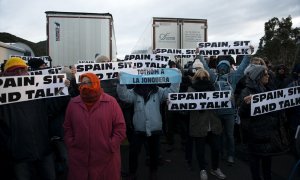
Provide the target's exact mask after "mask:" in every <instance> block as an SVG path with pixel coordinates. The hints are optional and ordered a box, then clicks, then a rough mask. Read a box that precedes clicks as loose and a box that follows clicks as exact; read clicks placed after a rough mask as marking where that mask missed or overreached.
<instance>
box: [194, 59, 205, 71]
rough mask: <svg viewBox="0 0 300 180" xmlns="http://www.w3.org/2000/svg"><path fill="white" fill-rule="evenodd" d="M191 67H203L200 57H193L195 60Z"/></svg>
mask: <svg viewBox="0 0 300 180" xmlns="http://www.w3.org/2000/svg"><path fill="white" fill-rule="evenodd" d="M193 68H194V69H199V68H202V69H204V66H203V64H202V62H201V61H200V59H195V61H194V63H193Z"/></svg>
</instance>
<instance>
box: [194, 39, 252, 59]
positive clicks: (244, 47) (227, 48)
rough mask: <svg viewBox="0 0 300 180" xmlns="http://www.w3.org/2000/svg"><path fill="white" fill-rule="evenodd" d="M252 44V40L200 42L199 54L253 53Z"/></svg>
mask: <svg viewBox="0 0 300 180" xmlns="http://www.w3.org/2000/svg"><path fill="white" fill-rule="evenodd" d="M250 44H251V43H250V41H225V42H199V43H198V48H199V55H203V56H219V55H247V54H251V52H250V50H249V46H250Z"/></svg>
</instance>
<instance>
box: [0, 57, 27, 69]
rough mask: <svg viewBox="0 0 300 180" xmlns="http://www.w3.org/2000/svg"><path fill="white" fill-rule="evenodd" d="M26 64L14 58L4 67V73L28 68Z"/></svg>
mask: <svg viewBox="0 0 300 180" xmlns="http://www.w3.org/2000/svg"><path fill="white" fill-rule="evenodd" d="M27 67H28V66H27V65H26V62H25V61H24V60H23V59H21V58H19V57H12V58H9V59H8V60H7V62H6V63H5V65H4V71H11V70H13V69H17V68H27Z"/></svg>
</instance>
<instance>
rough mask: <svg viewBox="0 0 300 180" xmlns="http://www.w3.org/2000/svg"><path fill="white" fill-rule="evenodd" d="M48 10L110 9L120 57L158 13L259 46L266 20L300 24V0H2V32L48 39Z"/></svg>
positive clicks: (211, 34) (218, 37) (211, 36)
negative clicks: (195, 22)
mask: <svg viewBox="0 0 300 180" xmlns="http://www.w3.org/2000/svg"><path fill="white" fill-rule="evenodd" d="M45 11H66V12H88V13H110V14H112V16H113V18H114V27H115V33H116V34H115V36H116V41H117V50H118V54H119V57H120V58H122V57H121V56H123V55H125V54H130V52H131V50H132V49H133V47H134V46H135V45H136V43H137V41H138V39H139V38H140V37H141V36H142V33H143V32H144V31H145V28H146V27H147V25H149V24H150V22H151V18H152V17H171V18H195V19H207V22H208V41H233V40H251V41H252V43H253V44H254V45H256V46H257V44H258V42H259V39H260V38H261V37H262V36H263V35H264V23H265V22H267V21H268V20H270V19H271V18H273V17H278V18H279V19H281V18H286V17H288V15H291V16H292V20H293V27H300V1H299V0H284V1H283V0H280V1H279V0H251V1H248V0H247V1H246V0H230V1H228V0H210V1H208V0H173V1H166V0H165V1H162V0H106V1H103V0H22V1H20V0H0V32H8V33H11V34H13V35H16V36H18V37H21V38H23V39H26V40H29V41H32V42H39V41H44V40H46V14H45Z"/></svg>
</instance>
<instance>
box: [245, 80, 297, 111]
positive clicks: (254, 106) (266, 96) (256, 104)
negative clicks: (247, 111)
mask: <svg viewBox="0 0 300 180" xmlns="http://www.w3.org/2000/svg"><path fill="white" fill-rule="evenodd" d="M299 105H300V86H296V87H291V88H285V89H278V90H275V91H269V92H264V93H259V94H254V95H252V97H251V116H257V115H261V114H265V113H269V112H272V111H278V110H282V109H286V108H290V107H294V106H299Z"/></svg>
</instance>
